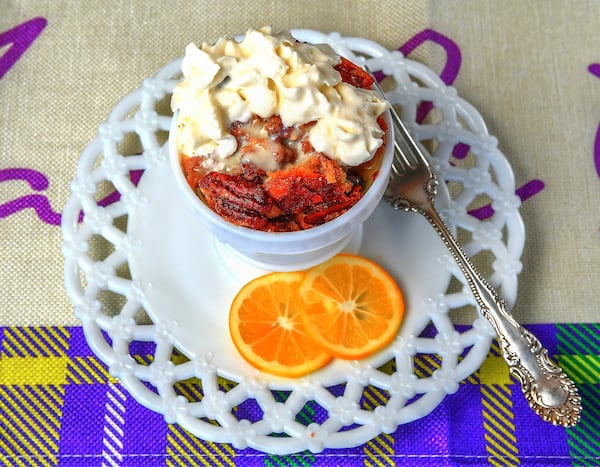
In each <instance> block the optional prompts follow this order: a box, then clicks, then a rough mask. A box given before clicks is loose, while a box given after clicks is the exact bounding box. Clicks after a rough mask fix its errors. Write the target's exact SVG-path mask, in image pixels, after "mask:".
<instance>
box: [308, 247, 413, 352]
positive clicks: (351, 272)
mask: <svg viewBox="0 0 600 467" xmlns="http://www.w3.org/2000/svg"><path fill="white" fill-rule="evenodd" d="M300 295H301V296H302V298H303V299H304V301H305V308H304V313H303V314H302V316H303V319H304V323H305V326H306V330H307V331H308V333H309V334H310V336H311V337H312V338H313V340H314V341H315V342H316V343H317V344H318V345H319V346H320V347H322V348H323V349H326V350H328V351H329V352H330V353H331V354H332V355H333V356H334V357H338V358H342V359H359V358H364V357H366V356H367V355H370V354H372V353H374V352H377V351H378V350H381V349H382V348H383V347H385V346H386V345H388V344H389V343H390V342H391V341H392V340H394V338H395V337H396V335H397V333H398V330H399V328H400V324H401V322H402V318H403V316H404V300H403V297H402V293H401V291H400V289H399V288H398V285H397V284H396V281H395V280H394V279H393V278H392V277H391V276H390V275H389V274H388V273H387V272H386V271H385V270H384V269H383V268H382V267H381V266H379V265H378V264H376V263H374V262H373V261H371V260H368V259H366V258H363V257H360V256H355V255H345V254H343V255H337V256H335V257H334V258H332V259H331V260H329V261H326V262H325V263H323V264H320V265H319V266H316V267H314V268H312V269H310V270H309V271H307V273H306V275H305V277H304V280H303V281H302V284H301V287H300Z"/></svg>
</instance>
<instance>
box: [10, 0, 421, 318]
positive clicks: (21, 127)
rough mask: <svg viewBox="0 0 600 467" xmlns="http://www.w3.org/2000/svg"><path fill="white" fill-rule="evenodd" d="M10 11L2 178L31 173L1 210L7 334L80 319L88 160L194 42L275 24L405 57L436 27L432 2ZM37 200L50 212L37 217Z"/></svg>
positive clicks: (13, 180) (139, 4)
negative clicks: (88, 149) (70, 220)
mask: <svg viewBox="0 0 600 467" xmlns="http://www.w3.org/2000/svg"><path fill="white" fill-rule="evenodd" d="M0 11H2V15H0V34H3V35H2V36H0V37H2V38H3V40H1V41H0V60H4V62H3V63H4V68H2V69H3V70H4V71H5V74H4V76H2V78H1V79H0V102H2V108H3V111H2V112H1V113H0V141H2V144H1V145H0V170H3V169H15V168H24V169H28V171H21V172H19V173H15V172H12V173H11V172H7V171H6V170H5V171H4V172H3V174H4V178H6V180H5V181H1V182H0V204H6V203H10V202H12V203H13V204H12V205H11V206H12V208H11V209H9V208H6V209H4V211H3V212H4V214H5V215H6V217H4V218H2V219H0V277H2V289H3V293H2V294H0V324H3V325H52V324H62V325H66V324H76V323H77V320H76V319H75V318H74V316H73V312H72V305H71V303H70V301H69V300H68V298H67V296H66V293H65V291H64V286H63V274H62V269H63V261H62V256H61V253H60V247H61V242H62V239H61V233H60V227H59V226H58V223H59V222H60V212H61V210H62V208H63V206H64V205H65V203H66V201H67V199H68V196H69V183H70V182H71V180H72V179H73V178H74V175H75V167H76V164H77V160H78V157H79V154H80V153H81V151H82V150H83V148H84V147H85V146H86V144H88V143H89V141H90V140H91V139H93V137H94V136H95V134H96V129H97V127H98V125H99V124H100V123H101V122H102V121H103V120H105V119H106V117H107V116H108V113H109V112H110V110H111V109H112V107H113V106H114V105H115V104H116V103H117V102H118V101H119V100H120V99H121V98H122V97H124V96H125V95H126V94H128V93H129V92H131V91H133V90H134V89H136V88H138V87H139V86H140V85H141V83H142V80H143V79H144V78H145V77H147V76H151V75H153V74H154V73H156V71H158V70H159V69H160V68H162V67H163V66H164V65H166V64H167V63H168V62H170V61H171V60H173V59H174V58H176V57H179V56H181V55H182V54H183V50H184V48H185V46H186V45H187V44H188V43H189V42H192V41H195V42H201V41H208V42H210V41H214V40H215V39H217V38H219V37H220V36H222V35H224V34H236V33H243V32H245V31H246V30H247V29H248V28H250V27H261V26H264V25H271V26H272V27H273V29H274V30H282V29H290V28H311V29H316V30H321V31H324V32H331V31H339V32H340V33H342V34H344V35H350V36H361V37H368V38H370V39H372V40H375V41H378V42H380V43H381V44H382V45H385V46H386V47H389V48H395V47H398V45H400V44H402V43H404V42H405V41H406V40H407V39H408V38H409V37H411V36H412V35H414V34H415V33H417V32H418V31H420V30H422V29H423V28H424V27H425V25H426V11H427V9H426V7H425V2H424V1H422V0H411V1H407V2H402V4H401V5H398V3H397V2H393V1H382V2H371V1H369V2H348V1H344V0H335V1H328V2H323V1H319V0H309V1H302V2H271V1H256V2H245V3H240V2H237V1H232V0H222V1H219V2H217V3H215V2H192V1H186V2H175V1H173V2H158V3H154V2H152V3H151V2H144V1H128V2H108V1H97V2H92V3H88V2H66V1H64V2H63V1H52V2H37V1H20V2H12V1H8V2H6V1H1V2H0ZM377 11H382V12H383V11H385V12H386V14H385V15H383V14H377ZM36 18H37V19H36ZM15 28H17V29H16V30H15ZM38 34H39V35H38ZM14 41H17V42H16V43H15V42H14ZM19 48H22V49H24V50H23V54H22V55H21V56H20V58H18V59H17V60H16V61H14V64H12V65H11V66H10V67H8V60H7V54H8V53H9V52H11V53H14V52H15V49H19ZM3 53H4V55H2V54H3ZM420 53H422V51H420ZM11 57H12V55H11V56H9V57H8V59H10V61H11V62H12V59H11ZM31 180H34V182H31ZM35 181H37V185H36V184H35ZM30 183H34V185H35V186H31V185H30ZM31 196H36V197H38V198H37V201H39V197H45V198H46V199H47V206H46V208H45V209H44V210H43V211H41V212H40V211H38V212H36V211H35V210H33V209H30V208H28V207H27V206H30V205H31V203H32V198H31ZM15 200H16V201H15ZM37 201H36V203H35V204H36V205H38V204H37ZM15 202H16V204H17V205H15ZM9 211H10V212H12V211H14V213H11V214H9Z"/></svg>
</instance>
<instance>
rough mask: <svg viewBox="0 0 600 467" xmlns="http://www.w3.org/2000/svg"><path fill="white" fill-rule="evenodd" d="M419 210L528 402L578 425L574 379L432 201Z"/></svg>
mask: <svg viewBox="0 0 600 467" xmlns="http://www.w3.org/2000/svg"><path fill="white" fill-rule="evenodd" d="M419 211H420V213H421V214H423V215H424V216H425V217H426V218H427V220H428V221H429V222H430V223H431V224H432V225H433V227H434V228H435V230H436V231H437V233H438V234H439V236H440V237H441V238H442V240H443V242H444V244H445V245H446V247H447V248H448V250H449V251H450V253H451V254H452V257H453V258H454V260H455V261H456V263H457V264H458V267H459V268H460V270H461V272H462V273H463V275H464V277H465V279H466V280H467V284H468V285H469V288H470V289H471V292H472V293H473V296H474V297H475V300H476V302H477V304H478V305H479V308H480V310H481V314H482V315H483V317H484V318H486V319H487V320H488V321H489V322H490V323H491V325H492V327H493V328H494V330H495V331H496V335H497V338H498V343H499V346H500V349H501V352H502V356H503V357H504V360H505V361H506V363H507V364H508V367H509V369H510V373H511V374H512V375H513V376H514V377H515V378H516V379H517V380H518V381H519V383H520V385H521V389H522V391H523V394H524V395H525V398H526V399H527V402H528V403H529V406H530V407H531V408H532V409H533V411H534V412H535V413H537V414H538V415H539V416H540V417H542V419H544V420H546V421H549V422H551V423H553V424H554V425H561V426H566V427H570V426H573V425H575V424H576V423H577V422H578V421H579V419H580V417H581V410H582V408H581V398H580V396H579V393H578V391H577V387H576V386H575V384H574V383H573V381H571V380H570V379H569V377H568V376H567V375H566V374H565V373H564V372H563V370H562V369H561V368H560V367H559V366H558V365H556V364H555V363H554V362H553V361H552V360H551V359H550V357H549V356H548V351H547V350H546V349H545V348H544V347H543V346H542V344H541V343H540V341H539V340H538V339H537V337H535V336H534V335H533V334H532V333H531V332H529V331H528V330H526V329H525V328H523V327H522V326H521V325H520V324H519V323H518V322H517V321H516V320H515V319H514V318H513V317H512V316H511V315H510V313H509V310H508V306H507V304H506V302H505V301H504V300H503V299H501V298H500V297H499V296H498V293H497V292H496V291H495V290H494V289H493V288H492V286H491V285H490V284H489V283H488V281H487V280H486V279H484V278H483V277H482V276H481V274H480V273H479V272H478V271H477V269H476V268H475V266H473V263H472V262H471V260H470V259H469V258H468V257H467V255H466V254H465V253H464V251H463V249H462V247H461V246H460V244H459V243H458V241H457V240H456V239H455V238H454V236H453V235H452V233H451V232H450V230H449V229H448V226H447V225H446V224H445V222H444V221H443V220H442V219H441V218H440V216H439V214H438V212H437V210H436V209H435V208H434V207H433V205H430V206H426V207H423V206H422V207H421V209H420V210H419Z"/></svg>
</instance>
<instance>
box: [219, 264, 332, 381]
mask: <svg viewBox="0 0 600 467" xmlns="http://www.w3.org/2000/svg"><path fill="white" fill-rule="evenodd" d="M303 277H304V273H301V272H293V273H289V272H287V273H285V272H284V273H280V272H274V273H270V274H267V275H265V276H262V277H259V278H257V279H254V280H253V281H251V282H249V283H248V284H246V285H245V286H244V287H242V289H241V290H240V291H239V292H238V294H237V295H236V297H235V298H234V299H233V302H232V304H231V309H230V312H229V331H230V333H231V338H232V340H233V343H234V345H235V347H236V348H237V350H238V351H239V353H240V354H241V355H242V356H243V357H244V358H245V359H246V360H247V361H248V362H249V363H250V364H252V365H253V366H254V367H256V368H258V369H259V370H263V371H265V372H268V373H272V374H275V375H279V376H285V377H299V376H302V375H305V374H307V373H310V372H313V371H315V370H317V369H319V368H321V367H322V366H324V365H325V364H327V363H328V362H329V361H330V360H331V355H330V354H329V352H327V351H325V350H323V349H321V348H320V347H318V346H317V345H315V343H314V342H313V341H312V340H311V338H310V337H309V335H308V334H307V332H306V328H305V325H304V322H303V320H302V318H301V315H302V307H303V304H302V302H301V299H300V297H299V295H298V288H299V286H300V283H301V281H302V279H303Z"/></svg>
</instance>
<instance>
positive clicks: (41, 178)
mask: <svg viewBox="0 0 600 467" xmlns="http://www.w3.org/2000/svg"><path fill="white" fill-rule="evenodd" d="M11 180H24V181H26V182H27V183H28V184H29V187H30V188H31V189H32V190H36V191H44V190H47V189H48V186H49V181H48V178H47V177H46V176H45V175H44V174H43V173H41V172H38V171H37V170H33V169H26V168H10V169H0V183H2V182H7V181H11ZM28 208H31V209H33V210H35V212H36V213H37V215H38V217H39V218H40V220H42V221H43V222H45V223H46V224H50V225H60V220H61V214H60V212H57V211H54V210H53V209H52V206H51V205H50V201H49V200H48V198H47V197H46V196H45V195H42V194H29V195H24V196H21V197H19V198H16V199H13V200H11V201H8V202H6V203H4V204H0V219H3V218H5V217H8V216H10V215H11V214H14V213H16V212H19V211H22V210H24V209H28Z"/></svg>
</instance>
